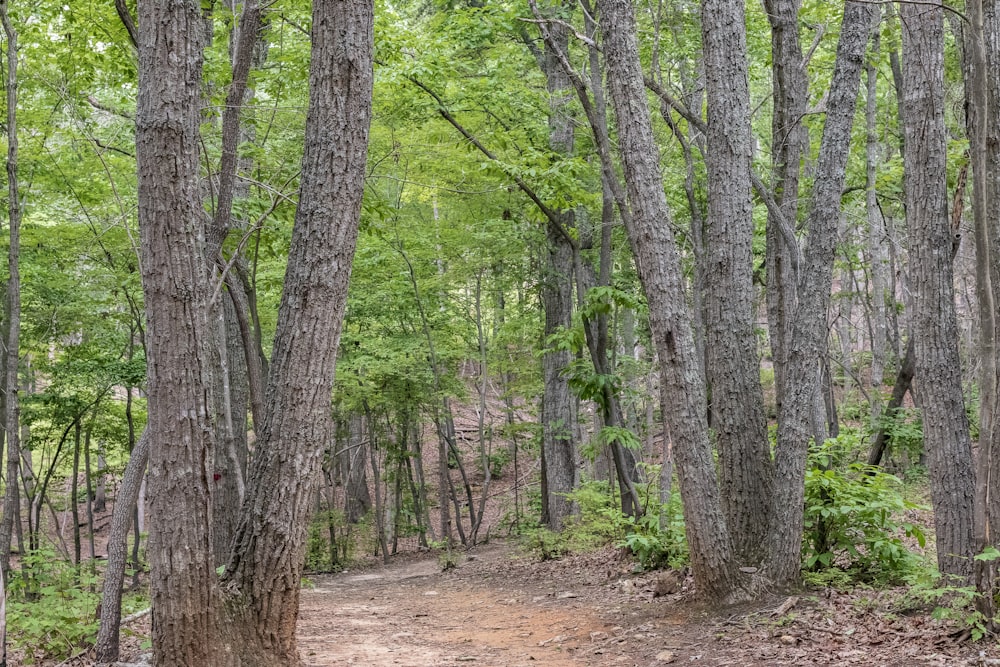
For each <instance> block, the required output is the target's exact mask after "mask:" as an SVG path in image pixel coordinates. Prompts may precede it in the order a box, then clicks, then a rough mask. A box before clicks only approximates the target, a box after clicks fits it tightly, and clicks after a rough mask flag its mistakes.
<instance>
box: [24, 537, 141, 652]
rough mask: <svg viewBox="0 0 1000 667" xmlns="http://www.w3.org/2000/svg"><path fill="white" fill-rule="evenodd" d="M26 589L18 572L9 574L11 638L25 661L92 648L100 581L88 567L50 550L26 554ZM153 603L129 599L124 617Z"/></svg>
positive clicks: (139, 597) (96, 625)
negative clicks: (21, 651) (66, 559)
mask: <svg viewBox="0 0 1000 667" xmlns="http://www.w3.org/2000/svg"><path fill="white" fill-rule="evenodd" d="M24 565H25V566H26V569H27V571H28V572H29V573H30V579H29V583H28V589H27V590H26V589H25V584H24V580H23V579H22V577H21V576H20V574H19V573H17V572H16V571H15V573H14V574H13V575H12V576H11V579H10V582H9V598H8V602H7V623H8V637H9V639H10V641H11V643H12V645H13V647H14V648H15V649H22V650H24V652H25V661H26V662H27V663H28V664H34V663H35V661H36V660H61V659H64V658H66V657H68V656H70V655H73V654H74V653H76V652H78V651H80V650H81V649H83V648H86V647H87V646H88V645H91V644H93V642H94V641H95V640H96V638H97V628H98V618H97V615H96V610H97V608H98V606H99V603H100V601H101V596H100V593H99V591H100V587H99V583H100V581H99V578H98V577H97V576H96V575H95V574H92V573H91V571H90V569H89V568H88V566H87V565H86V564H83V565H82V566H81V567H80V568H77V567H74V566H73V565H72V564H71V563H68V562H66V561H65V560H63V559H62V557H61V556H59V555H58V554H56V552H55V551H54V550H52V549H51V548H43V549H40V550H38V551H35V552H33V553H31V554H28V555H27V556H25V559H24ZM148 605H149V601H148V600H147V599H145V598H144V597H141V596H130V597H128V598H126V599H125V600H124V601H123V605H122V607H123V613H125V614H129V613H132V612H134V611H136V610H138V609H141V608H145V607H147V606H148Z"/></svg>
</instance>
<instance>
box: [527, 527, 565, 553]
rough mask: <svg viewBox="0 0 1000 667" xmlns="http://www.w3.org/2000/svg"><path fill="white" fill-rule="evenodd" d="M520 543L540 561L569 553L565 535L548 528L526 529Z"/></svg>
mask: <svg viewBox="0 0 1000 667" xmlns="http://www.w3.org/2000/svg"><path fill="white" fill-rule="evenodd" d="M522 544H523V545H524V548H525V549H526V550H527V551H528V553H529V554H531V555H532V556H534V557H535V558H537V559H538V560H540V561H546V560H556V559H558V558H562V557H563V556H565V555H566V554H567V553H569V547H568V546H567V544H566V539H565V537H564V536H563V535H561V534H559V533H556V532H554V531H551V530H549V529H548V528H541V527H539V528H532V529H529V530H526V531H525V533H524V537H523V540H522Z"/></svg>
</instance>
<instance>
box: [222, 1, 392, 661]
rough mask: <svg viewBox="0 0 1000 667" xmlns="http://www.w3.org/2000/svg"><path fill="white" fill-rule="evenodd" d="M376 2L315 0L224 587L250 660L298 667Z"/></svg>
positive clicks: (352, 239)
mask: <svg viewBox="0 0 1000 667" xmlns="http://www.w3.org/2000/svg"><path fill="white" fill-rule="evenodd" d="M373 49H374V46H373V6H372V4H371V3H370V2H366V1H365V0H344V1H341V2H317V3H314V5H313V23H312V61H311V62H312V64H311V66H310V81H309V83H310V85H309V93H310V94H309V111H308V115H307V117H306V147H305V154H304V156H303V161H302V184H301V187H300V194H299V204H298V208H297V210H296V216H295V226H294V228H293V232H292V243H291V249H290V251H289V259H288V270H287V272H286V274H285V282H284V289H283V292H282V298H281V305H280V307H279V311H278V327H277V330H276V332H275V340H274V346H273V349H274V353H273V357H272V362H271V365H270V373H269V377H268V386H267V391H266V393H265V406H264V412H265V415H264V421H263V423H262V424H259V425H258V424H255V427H256V428H257V434H258V440H257V446H256V449H255V452H254V461H253V465H252V472H251V483H250V484H248V485H247V497H246V501H245V502H244V507H243V514H242V516H241V520H240V525H239V529H238V531H237V535H236V541H235V544H234V549H233V555H232V558H231V559H230V563H229V566H228V568H227V570H226V576H225V579H224V583H225V585H226V586H227V589H228V590H231V591H235V597H234V599H233V602H237V603H238V606H237V608H236V610H235V612H234V613H233V615H234V616H235V621H236V623H235V628H236V629H238V630H239V631H240V632H239V635H240V638H241V640H242V641H243V645H242V646H241V647H240V650H241V652H242V653H243V655H244V656H245V657H244V658H243V661H244V663H246V664H250V663H255V662H256V663H264V662H267V661H270V664H296V663H297V662H298V655H297V651H296V645H295V623H296V620H297V618H298V606H299V580H300V576H301V573H302V566H303V554H304V549H305V537H306V528H307V522H308V518H309V512H310V506H311V500H312V498H313V492H314V488H315V484H316V481H317V476H318V473H319V471H320V462H321V458H322V453H323V451H324V450H325V448H326V446H327V445H328V443H329V442H330V441H331V439H332V437H333V429H332V426H333V424H332V411H331V405H330V398H331V392H332V388H333V380H334V365H335V360H336V353H337V346H338V343H339V339H340V329H341V321H342V318H343V314H344V309H345V306H346V302H347V283H348V279H349V277H350V271H351V263H352V260H353V255H354V247H355V243H356V239H357V230H358V222H359V219H360V214H361V195H362V189H363V179H364V172H365V161H366V157H367V148H368V127H369V121H370V118H371V96H372V84H373V78H374V77H373V72H372V65H373Z"/></svg>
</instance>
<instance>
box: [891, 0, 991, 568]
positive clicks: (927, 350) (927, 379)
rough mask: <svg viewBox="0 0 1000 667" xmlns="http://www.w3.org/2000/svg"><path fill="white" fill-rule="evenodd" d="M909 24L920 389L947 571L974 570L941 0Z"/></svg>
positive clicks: (907, 165) (908, 132) (906, 85)
mask: <svg viewBox="0 0 1000 667" xmlns="http://www.w3.org/2000/svg"><path fill="white" fill-rule="evenodd" d="M899 13H900V19H901V21H902V25H903V113H904V121H905V122H904V135H905V137H906V155H905V157H904V162H903V166H904V173H905V174H906V179H905V199H906V219H907V227H908V229H909V236H910V248H909V250H910V263H909V266H910V276H911V284H912V286H913V289H914V294H915V298H914V303H913V310H914V312H913V319H912V327H913V339H914V354H915V357H916V374H915V377H914V380H913V382H914V389H915V391H916V392H917V395H918V396H919V398H920V404H921V407H922V410H923V424H924V449H925V451H926V453H927V457H928V468H929V471H930V483H931V502H932V504H933V506H934V525H935V534H936V537H937V554H938V568H939V569H940V570H941V573H942V574H946V575H957V576H959V577H961V578H962V579H967V578H968V577H969V575H970V574H971V573H972V560H971V556H972V519H973V517H972V513H973V495H974V483H975V480H974V471H973V468H972V450H971V441H970V437H969V425H968V419H967V417H966V413H965V404H964V401H963V396H962V375H961V374H962V364H961V360H960V359H959V353H958V324H957V319H956V314H955V296H954V286H953V266H952V247H953V244H954V243H956V242H957V238H956V237H955V236H954V234H953V232H952V230H951V228H950V223H949V216H948V193H947V174H948V170H947V136H946V133H945V123H944V24H943V18H942V10H941V8H940V0H931V1H930V2H928V3H925V4H922V5H910V4H903V5H901V6H900V8H899Z"/></svg>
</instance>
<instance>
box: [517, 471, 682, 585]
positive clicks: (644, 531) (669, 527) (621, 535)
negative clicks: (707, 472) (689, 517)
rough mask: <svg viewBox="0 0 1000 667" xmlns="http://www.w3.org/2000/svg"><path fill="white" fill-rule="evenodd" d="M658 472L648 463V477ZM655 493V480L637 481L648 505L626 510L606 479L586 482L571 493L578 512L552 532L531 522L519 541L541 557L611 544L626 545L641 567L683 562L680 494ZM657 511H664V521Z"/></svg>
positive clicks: (549, 558)
mask: <svg viewBox="0 0 1000 667" xmlns="http://www.w3.org/2000/svg"><path fill="white" fill-rule="evenodd" d="M657 472H658V466H650V471H649V476H650V478H652V479H657V477H658V475H657ZM658 493H659V491H658V489H657V488H656V485H655V484H649V485H646V486H643V487H640V500H643V501H644V506H645V507H646V510H647V511H646V512H645V514H643V516H641V517H633V516H625V515H624V514H623V513H622V511H621V508H620V507H619V504H618V500H617V498H616V497H615V496H614V495H613V493H612V489H611V487H610V486H609V485H608V483H607V482H605V481H588V482H584V483H583V484H581V485H580V486H579V488H577V489H576V490H574V491H573V492H572V493H570V494H569V497H570V499H572V500H573V502H574V503H575V504H576V506H577V508H578V510H579V512H578V514H577V515H576V516H575V517H574V518H573V519H572V520H571V521H569V522H568V524H567V525H566V527H565V529H564V530H563V531H562V532H561V533H555V532H553V531H551V530H548V529H547V528H534V529H532V530H529V531H526V533H525V534H524V538H523V542H522V544H523V546H524V548H525V549H526V550H527V551H528V552H529V553H531V554H532V555H533V556H535V557H536V558H538V559H539V560H551V559H555V558H559V557H561V556H563V555H565V554H567V553H573V552H582V551H589V550H593V549H596V548H599V547H602V546H606V545H614V546H616V547H619V548H622V549H627V550H628V551H629V552H630V553H631V554H632V555H633V556H634V557H635V559H636V564H637V566H638V567H639V568H641V569H654V568H658V567H664V566H670V567H681V566H683V565H684V564H685V563H686V562H687V559H688V549H687V539H686V536H685V534H684V519H683V516H682V513H681V502H680V497H679V495H677V494H674V495H673V496H672V497H671V499H670V502H669V503H668V504H667V505H666V506H663V507H661V506H660V504H659V502H658V500H655V499H656V498H658V496H657V495H656V494H658ZM661 515H662V516H664V517H665V520H664V521H662V522H661ZM661 524H662V525H661Z"/></svg>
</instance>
